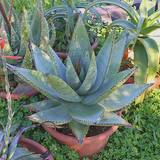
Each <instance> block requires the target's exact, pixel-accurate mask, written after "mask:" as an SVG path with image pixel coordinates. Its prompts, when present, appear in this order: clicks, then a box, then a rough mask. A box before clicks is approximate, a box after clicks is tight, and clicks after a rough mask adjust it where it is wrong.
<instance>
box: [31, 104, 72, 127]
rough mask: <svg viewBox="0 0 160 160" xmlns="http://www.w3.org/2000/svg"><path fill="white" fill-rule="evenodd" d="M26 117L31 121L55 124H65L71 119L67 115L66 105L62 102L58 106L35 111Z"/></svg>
mask: <svg viewBox="0 0 160 160" xmlns="http://www.w3.org/2000/svg"><path fill="white" fill-rule="evenodd" d="M28 118H29V119H30V120H32V121H33V122H37V123H53V124H55V125H62V124H66V123H69V122H70V121H71V120H72V118H71V116H70V115H69V112H68V109H67V107H66V106H65V105H63V104H62V105H60V106H58V107H54V108H51V109H46V110H44V111H41V112H37V113H35V114H32V115H31V116H29V117H28Z"/></svg>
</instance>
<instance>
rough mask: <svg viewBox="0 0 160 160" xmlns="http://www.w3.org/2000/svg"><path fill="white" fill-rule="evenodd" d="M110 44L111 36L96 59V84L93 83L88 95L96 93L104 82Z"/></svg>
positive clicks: (109, 56)
mask: <svg viewBox="0 0 160 160" xmlns="http://www.w3.org/2000/svg"><path fill="white" fill-rule="evenodd" d="M112 42H113V36H112V34H110V35H109V36H108V38H107V40H106V41H105V43H104V45H103V47H102V48H101V50H100V52H99V53H98V55H97V57H96V62H97V78H96V82H95V83H94V85H93V86H92V88H91V90H90V91H89V92H90V93H93V92H94V91H96V90H97V89H98V88H99V87H100V85H101V84H102V83H103V81H104V78H105V74H106V72H107V68H108V66H107V65H108V64H109V61H110V58H111V51H112V47H113V44H112Z"/></svg>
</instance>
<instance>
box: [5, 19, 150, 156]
mask: <svg viewBox="0 0 160 160" xmlns="http://www.w3.org/2000/svg"><path fill="white" fill-rule="evenodd" d="M127 37H128V34H127V33H126V32H124V33H123V34H122V35H121V36H120V37H119V39H118V40H117V41H116V42H115V41H114V38H113V35H112V33H111V34H110V35H109V36H108V38H107V40H106V42H105V43H104V46H103V47H102V49H101V50H100V52H99V53H98V55H97V57H95V54H94V51H93V49H92V48H91V45H90V41H89V38H88V36H87V31H86V28H85V26H84V24H83V21H82V19H81V18H79V20H78V22H77V24H76V27H75V31H74V34H73V37H72V41H71V42H70V48H69V54H68V57H67V60H66V63H65V64H63V63H62V61H61V59H60V58H59V57H58V56H57V55H56V53H55V52H54V50H53V49H52V48H51V47H50V46H49V45H48V46H46V47H47V48H48V50H47V52H45V51H44V50H42V49H40V48H38V47H37V46H36V45H34V44H32V54H33V57H34V62H35V66H36V69H37V70H29V69H25V68H20V67H16V66H12V65H10V64H8V65H7V66H8V69H9V70H11V71H12V72H13V73H14V74H16V75H17V76H18V77H20V78H21V79H22V80H24V81H25V82H26V83H28V84H30V85H31V86H33V87H34V88H36V89H37V90H38V91H39V92H41V93H42V94H44V95H45V96H46V97H48V98H49V100H44V101H41V102H37V103H34V104H32V109H35V111H36V113H34V114H33V115H31V116H29V117H28V118H29V119H30V120H32V121H34V122H38V123H41V124H44V125H43V127H44V128H45V129H46V130H47V131H48V132H49V133H50V134H51V135H52V136H54V137H55V138H56V139H58V140H60V142H62V143H65V140H64V139H61V138H62V137H63V136H62V135H63V134H62V133H59V132H58V131H57V130H56V128H55V127H56V126H59V125H67V126H68V127H69V128H70V129H71V130H72V133H73V134H74V135H75V137H76V138H77V139H76V138H75V137H70V136H66V135H64V137H65V139H66V138H67V137H68V140H66V141H70V140H71V141H70V142H69V143H68V144H67V145H71V146H70V147H71V148H73V149H75V150H76V151H77V152H78V153H79V154H80V156H85V155H86V156H91V155H93V154H94V153H97V152H99V151H100V150H101V149H102V148H103V147H104V146H105V144H106V140H107V139H108V138H109V136H110V135H111V134H112V133H114V132H115V131H116V130H117V125H120V126H127V127H131V125H130V124H129V123H128V122H126V121H125V120H124V119H123V118H121V116H119V115H118V114H117V111H119V110H121V109H122V108H123V107H124V106H126V105H128V104H129V103H130V102H131V101H132V100H134V99H135V98H136V97H137V96H139V95H140V94H141V93H142V92H144V90H145V89H147V88H148V87H149V86H150V84H140V85H139V84H125V85H123V83H124V82H125V81H126V80H127V79H128V78H129V77H130V76H131V75H132V74H133V73H134V71H135V69H128V70H125V71H122V72H119V67H120V65H121V60H122V57H123V53H124V50H125V47H126V45H127V43H128V39H127ZM50 126H54V128H53V129H51V128H50ZM90 126H111V127H109V128H105V131H104V133H101V134H99V135H97V136H93V137H87V138H85V137H86V135H87V133H88V131H89V130H90V128H91V127H90ZM48 127H49V128H48ZM98 128H99V127H98ZM96 129H97V128H96ZM94 132H95V130H94ZM102 132H103V131H102ZM59 135H60V137H61V138H60V137H59ZM100 139H102V141H101V140H100ZM93 141H94V143H93ZM95 144H96V145H95Z"/></svg>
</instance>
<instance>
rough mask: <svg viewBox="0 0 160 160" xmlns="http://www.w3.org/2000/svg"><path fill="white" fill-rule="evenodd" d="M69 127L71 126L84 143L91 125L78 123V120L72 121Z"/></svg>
mask: <svg viewBox="0 0 160 160" xmlns="http://www.w3.org/2000/svg"><path fill="white" fill-rule="evenodd" d="M69 127H70V128H71V130H72V132H73V133H74V135H75V136H76V138H77V139H78V142H79V143H81V144H82V143H83V139H84V137H85V136H86V134H87V132H88V130H89V126H87V125H84V124H81V123H78V122H76V121H71V122H70V123H69Z"/></svg>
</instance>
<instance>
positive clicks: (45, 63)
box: [32, 44, 58, 75]
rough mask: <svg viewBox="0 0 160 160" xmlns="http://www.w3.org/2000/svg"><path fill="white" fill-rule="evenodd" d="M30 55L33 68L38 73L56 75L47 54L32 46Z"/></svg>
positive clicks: (52, 62) (53, 65) (55, 70)
mask: <svg viewBox="0 0 160 160" xmlns="http://www.w3.org/2000/svg"><path fill="white" fill-rule="evenodd" d="M32 54H33V56H34V62H35V66H36V69H37V70H38V71H40V72H43V73H46V74H53V75H58V73H57V72H58V71H57V68H56V66H55V64H54V61H52V59H51V58H50V57H49V55H48V54H47V53H45V52H44V51H42V50H41V49H40V48H38V47H37V46H36V45H34V44H32Z"/></svg>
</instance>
